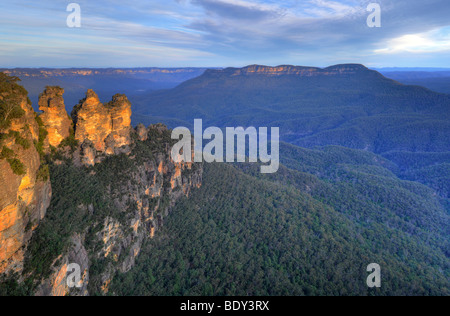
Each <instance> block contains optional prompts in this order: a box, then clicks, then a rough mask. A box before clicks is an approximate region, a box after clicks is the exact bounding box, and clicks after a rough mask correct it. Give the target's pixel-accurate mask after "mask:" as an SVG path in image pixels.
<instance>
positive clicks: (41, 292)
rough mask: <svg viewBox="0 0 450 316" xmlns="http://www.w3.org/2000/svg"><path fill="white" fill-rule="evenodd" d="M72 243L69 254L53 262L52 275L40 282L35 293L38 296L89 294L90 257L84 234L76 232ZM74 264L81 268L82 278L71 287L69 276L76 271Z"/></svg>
mask: <svg viewBox="0 0 450 316" xmlns="http://www.w3.org/2000/svg"><path fill="white" fill-rule="evenodd" d="M71 243H72V244H71V247H70V249H69V251H68V252H67V254H66V255H64V256H63V255H60V256H59V257H58V258H57V259H56V260H55V262H54V263H53V266H54V268H53V273H52V275H51V276H50V278H49V279H47V280H45V281H43V282H42V283H41V284H40V286H39V287H38V289H37V291H36V293H35V295H36V296H66V295H70V296H87V295H88V294H89V292H88V285H89V257H88V252H87V251H86V249H85V248H84V240H83V238H82V236H80V235H78V234H75V235H74V236H72V238H71ZM56 262H58V264H56ZM74 265H77V266H78V267H79V269H80V280H79V282H78V283H76V284H74V286H72V287H69V285H68V282H67V277H68V276H69V275H70V274H71V273H73V272H75V270H70V269H71V268H72V266H74ZM73 281H74V282H75V281H76V280H75V279H74V280H73Z"/></svg>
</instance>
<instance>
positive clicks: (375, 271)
mask: <svg viewBox="0 0 450 316" xmlns="http://www.w3.org/2000/svg"><path fill="white" fill-rule="evenodd" d="M367 272H370V275H369V276H368V277H367V286H368V287H369V288H371V289H372V288H375V287H376V288H380V287H381V267H380V265H379V264H378V263H371V264H369V265H368V266H367Z"/></svg>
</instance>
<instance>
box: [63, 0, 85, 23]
mask: <svg viewBox="0 0 450 316" xmlns="http://www.w3.org/2000/svg"><path fill="white" fill-rule="evenodd" d="M66 11H67V12H71V13H70V14H69V15H68V16H67V21H66V22H67V26H68V27H70V28H75V27H77V28H78V27H81V7H80V5H79V4H78V3H70V4H69V5H68V6H67V9H66Z"/></svg>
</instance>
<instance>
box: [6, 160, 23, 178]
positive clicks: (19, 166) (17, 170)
mask: <svg viewBox="0 0 450 316" xmlns="http://www.w3.org/2000/svg"><path fill="white" fill-rule="evenodd" d="M7 161H8V163H9V165H10V166H11V169H12V171H13V172H14V174H16V175H18V176H23V175H25V174H26V173H27V171H26V168H25V165H24V164H23V163H22V162H21V161H20V160H19V159H17V158H13V159H7Z"/></svg>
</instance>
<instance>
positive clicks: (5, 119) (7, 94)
mask: <svg viewBox="0 0 450 316" xmlns="http://www.w3.org/2000/svg"><path fill="white" fill-rule="evenodd" d="M19 81H20V79H19V78H17V77H11V76H8V75H7V74H4V73H0V129H6V128H8V127H10V126H11V120H13V119H17V118H21V117H22V116H23V115H25V111H24V110H23V109H22V108H21V107H20V100H21V98H23V97H24V96H27V94H28V93H27V91H26V90H25V89H24V88H23V87H22V86H20V85H18V84H17V82H19Z"/></svg>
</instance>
